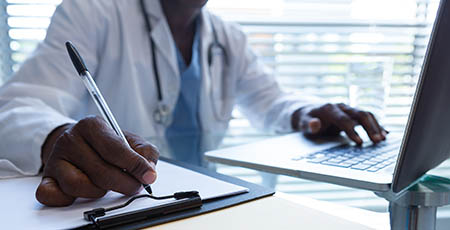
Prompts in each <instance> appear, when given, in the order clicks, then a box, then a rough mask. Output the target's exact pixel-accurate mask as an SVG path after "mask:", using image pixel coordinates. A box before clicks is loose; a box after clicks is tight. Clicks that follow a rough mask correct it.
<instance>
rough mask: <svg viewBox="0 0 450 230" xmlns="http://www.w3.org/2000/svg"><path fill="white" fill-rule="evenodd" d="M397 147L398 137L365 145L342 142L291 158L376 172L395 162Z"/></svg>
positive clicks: (398, 143) (398, 144) (398, 146)
mask: <svg viewBox="0 0 450 230" xmlns="http://www.w3.org/2000/svg"><path fill="white" fill-rule="evenodd" d="M399 148H400V140H398V139H395V140H387V141H383V142H381V143H379V144H376V145H367V146H355V145H349V144H344V145H340V146H336V147H333V148H329V149H325V150H322V151H319V152H315V153H312V154H309V155H306V156H301V157H297V158H294V159H293V160H296V161H298V160H306V161H307V162H310V163H315V164H323V165H330V166H337V167H341V168H351V169H355V170H361V171H368V172H377V171H379V170H381V169H383V168H386V167H388V166H390V165H392V164H394V163H395V162H396V160H397V155H398V152H399V151H398V150H399Z"/></svg>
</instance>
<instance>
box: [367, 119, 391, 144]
mask: <svg viewBox="0 0 450 230" xmlns="http://www.w3.org/2000/svg"><path fill="white" fill-rule="evenodd" d="M369 115H370V116H371V117H372V120H373V121H374V123H375V124H376V125H377V127H378V129H379V130H380V132H381V137H382V139H383V140H386V136H387V134H388V133H389V132H388V131H387V130H386V129H384V128H383V126H381V125H380V123H378V121H377V119H376V118H375V115H373V114H372V113H369Z"/></svg>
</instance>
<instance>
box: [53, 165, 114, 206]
mask: <svg viewBox="0 0 450 230" xmlns="http://www.w3.org/2000/svg"><path fill="white" fill-rule="evenodd" d="M51 172H52V174H53V175H50V176H51V177H53V178H57V181H58V184H59V187H60V188H61V190H62V191H63V192H64V193H65V194H67V195H69V196H72V197H82V198H90V199H96V198H100V197H103V196H104V195H105V194H106V191H107V190H106V189H101V188H99V187H97V186H96V185H95V184H93V183H92V181H91V180H90V179H89V178H88V176H87V175H86V174H84V173H82V172H81V171H80V170H79V169H78V168H76V167H75V166H73V165H72V164H70V163H69V162H67V161H63V160H59V161H58V162H57V163H56V164H54V167H53V170H52V171H51Z"/></svg>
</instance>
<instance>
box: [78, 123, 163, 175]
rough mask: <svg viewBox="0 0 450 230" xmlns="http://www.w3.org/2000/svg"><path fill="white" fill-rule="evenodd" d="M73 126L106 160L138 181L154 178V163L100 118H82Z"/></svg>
mask: <svg viewBox="0 0 450 230" xmlns="http://www.w3.org/2000/svg"><path fill="white" fill-rule="evenodd" d="M78 124H80V125H79V126H77V125H76V126H75V127H76V128H77V129H78V131H79V132H80V133H81V134H82V136H83V137H84V139H85V141H86V142H87V143H88V144H89V145H90V146H92V148H93V149H94V150H95V152H97V153H98V154H99V155H100V156H101V157H102V159H104V160H105V161H106V162H108V163H110V164H112V165H115V166H117V167H118V168H120V169H124V170H126V171H127V172H128V173H129V174H131V175H132V176H134V177H135V178H136V179H137V180H138V181H140V182H141V183H145V184H151V183H153V182H154V181H155V180H156V171H155V167H154V165H152V164H150V162H149V161H147V160H146V159H145V158H144V157H142V156H141V155H139V154H138V153H137V152H135V151H134V150H133V149H132V148H131V147H129V145H128V144H127V143H125V142H124V140H122V139H121V138H120V137H119V136H118V135H117V134H116V133H115V132H114V130H112V129H111V128H110V127H109V126H108V124H107V123H106V122H105V121H104V120H103V119H100V118H97V117H90V118H87V119H83V120H82V121H80V122H79V123H78Z"/></svg>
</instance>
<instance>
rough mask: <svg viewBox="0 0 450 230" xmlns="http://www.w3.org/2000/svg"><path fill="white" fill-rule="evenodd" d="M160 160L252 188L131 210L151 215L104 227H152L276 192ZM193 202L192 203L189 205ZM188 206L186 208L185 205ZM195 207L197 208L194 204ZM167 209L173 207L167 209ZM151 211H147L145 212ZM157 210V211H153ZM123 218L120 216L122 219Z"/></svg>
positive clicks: (171, 161)
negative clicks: (231, 193) (219, 196)
mask: <svg viewBox="0 0 450 230" xmlns="http://www.w3.org/2000/svg"><path fill="white" fill-rule="evenodd" d="M160 160H162V161H165V162H168V163H171V164H174V165H177V166H180V167H183V168H186V169H190V170H193V171H195V172H198V173H201V174H204V175H207V176H210V177H214V178H216V179H219V180H223V181H226V182H228V183H232V184H236V185H240V186H243V187H246V188H248V189H249V192H247V193H243V194H239V195H232V196H228V197H221V198H216V199H209V200H202V201H201V203H200V204H199V203H198V202H199V201H198V200H186V201H184V203H181V204H179V205H178V206H167V205H166V206H164V205H162V206H158V207H154V208H150V209H147V210H139V211H137V212H135V213H128V214H126V215H128V217H130V215H147V216H150V217H149V218H146V219H145V220H142V218H141V220H139V221H136V222H132V223H120V222H117V223H115V224H114V225H113V227H110V228H102V229H141V228H147V227H152V226H156V225H160V224H164V223H168V222H172V221H176V220H180V219H184V218H189V217H193V216H197V215H201V214H205V213H209V212H212V211H216V210H220V209H224V208H228V207H231V206H235V205H239V204H242V203H245V202H249V201H253V200H256V199H259V198H263V197H267V196H271V195H273V194H274V193H275V191H274V190H273V189H270V188H266V187H262V186H259V185H256V184H252V183H249V182H246V181H243V180H240V179H237V178H234V177H231V176H226V175H223V174H219V173H217V172H213V171H211V170H208V169H206V168H202V167H198V166H193V165H190V164H187V163H183V162H178V161H175V160H172V159H168V158H164V157H161V158H160ZM184 205H186V206H184ZM189 205H191V206H189ZM180 207H181V208H180ZM183 207H185V208H183ZM191 207H193V208H191ZM167 209H169V211H167V212H165V211H166V210H167ZM143 212H147V213H143ZM161 213H164V215H161ZM152 214H155V215H152ZM119 220H120V219H119ZM74 229H99V228H98V227H97V226H95V225H94V224H87V225H85V226H81V227H78V228H74Z"/></svg>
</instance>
